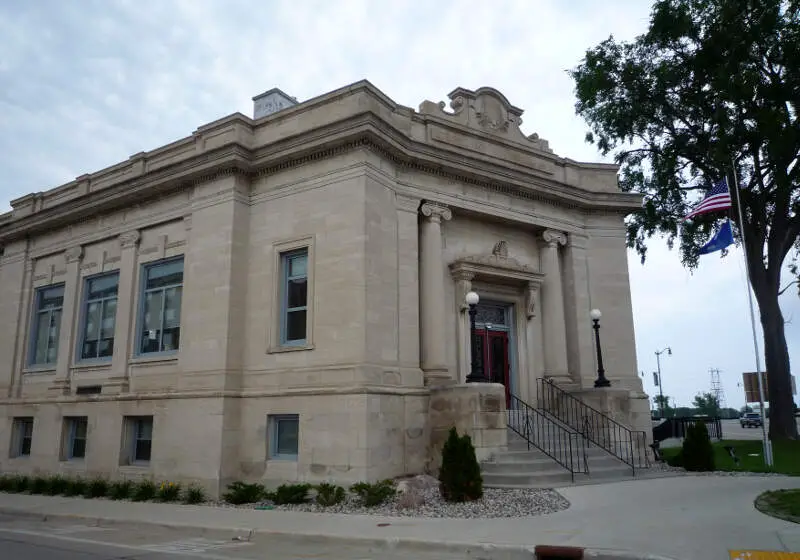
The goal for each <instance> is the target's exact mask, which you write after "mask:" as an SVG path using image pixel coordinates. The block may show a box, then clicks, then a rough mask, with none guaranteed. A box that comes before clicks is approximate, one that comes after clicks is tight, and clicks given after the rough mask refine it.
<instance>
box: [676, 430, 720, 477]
mask: <svg viewBox="0 0 800 560" xmlns="http://www.w3.org/2000/svg"><path fill="white" fill-rule="evenodd" d="M681 455H682V456H683V457H682V459H683V468H685V469H686V470H687V471H713V470H714V448H713V447H712V446H711V438H709V437H708V429H707V428H706V424H705V422H695V423H694V424H692V425H690V426H689V427H688V429H687V430H686V437H685V438H684V439H683V449H682V450H681Z"/></svg>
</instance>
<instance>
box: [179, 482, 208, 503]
mask: <svg viewBox="0 0 800 560" xmlns="http://www.w3.org/2000/svg"><path fill="white" fill-rule="evenodd" d="M205 501H206V492H205V490H203V489H202V488H201V487H200V486H195V485H190V486H189V487H188V488H187V489H186V494H185V495H184V496H183V502H184V503H185V504H202V503H203V502H205Z"/></svg>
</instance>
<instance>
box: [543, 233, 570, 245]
mask: <svg viewBox="0 0 800 560" xmlns="http://www.w3.org/2000/svg"><path fill="white" fill-rule="evenodd" d="M542 240H543V241H544V242H545V243H546V244H547V245H549V246H550V247H555V246H557V245H566V244H567V234H566V233H564V232H562V231H556V230H553V229H546V230H544V231H543V232H542Z"/></svg>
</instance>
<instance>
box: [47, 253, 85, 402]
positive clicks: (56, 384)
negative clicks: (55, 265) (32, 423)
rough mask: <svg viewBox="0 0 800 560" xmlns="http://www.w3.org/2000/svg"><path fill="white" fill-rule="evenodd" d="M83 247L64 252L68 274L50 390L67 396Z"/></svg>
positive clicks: (65, 282) (73, 348)
mask: <svg viewBox="0 0 800 560" xmlns="http://www.w3.org/2000/svg"><path fill="white" fill-rule="evenodd" d="M82 258H83V247H81V246H80V245H77V246H75V247H70V248H69V249H67V250H66V251H64V260H66V261H67V274H66V276H65V281H64V303H63V306H62V308H61V325H60V327H59V335H58V358H57V361H56V377H55V379H54V380H53V384H52V385H51V386H50V390H51V391H52V392H54V393H58V394H62V395H66V394H69V392H70V379H69V367H70V365H71V363H72V353H73V351H74V350H75V312H76V310H77V309H78V296H79V289H78V284H80V280H81V259H82Z"/></svg>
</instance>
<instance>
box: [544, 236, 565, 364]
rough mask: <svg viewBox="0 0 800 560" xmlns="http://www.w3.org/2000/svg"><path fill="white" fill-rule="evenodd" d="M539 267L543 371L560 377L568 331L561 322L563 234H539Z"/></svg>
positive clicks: (562, 309)
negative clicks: (560, 250) (540, 272)
mask: <svg viewBox="0 0 800 560" xmlns="http://www.w3.org/2000/svg"><path fill="white" fill-rule="evenodd" d="M542 240H543V241H544V246H543V247H542V255H541V264H542V272H543V273H544V274H545V278H544V281H543V282H542V319H543V329H542V334H543V336H544V371H545V374H546V375H549V376H552V377H562V376H566V375H567V374H568V371H567V328H566V323H565V321H564V290H563V287H562V283H561V263H560V261H559V258H558V246H559V245H565V244H566V243H567V236H566V234H564V233H562V232H560V231H553V230H549V229H548V230H545V231H544V232H543V233H542Z"/></svg>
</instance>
